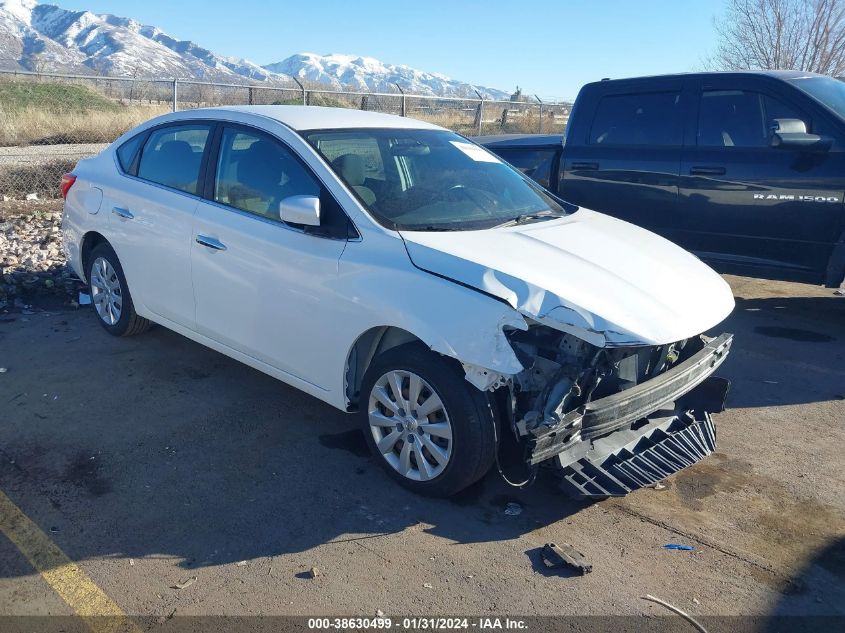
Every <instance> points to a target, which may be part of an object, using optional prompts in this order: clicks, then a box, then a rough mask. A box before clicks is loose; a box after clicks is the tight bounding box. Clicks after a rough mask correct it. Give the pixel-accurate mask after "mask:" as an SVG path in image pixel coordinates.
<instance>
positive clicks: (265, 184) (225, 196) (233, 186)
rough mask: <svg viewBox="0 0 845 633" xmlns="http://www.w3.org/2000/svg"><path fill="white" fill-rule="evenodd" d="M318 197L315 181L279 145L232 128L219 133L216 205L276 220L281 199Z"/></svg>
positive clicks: (260, 136) (263, 137)
mask: <svg viewBox="0 0 845 633" xmlns="http://www.w3.org/2000/svg"><path fill="white" fill-rule="evenodd" d="M319 195H320V184H319V182H318V181H317V180H316V179H315V178H314V177H313V176H312V175H311V174H310V173H309V172H308V171H307V170H306V169H305V167H304V166H303V165H302V164H301V163H300V162H299V161H298V160H297V159H296V158H294V156H293V155H292V154H291V152H290V150H288V149H287V148H286V147H284V146H283V145H282V144H281V143H279V142H278V141H276V140H274V139H271V138H269V137H266V136H263V135H260V134H256V133H253V132H245V131H242V130H238V129H236V128H225V129H224V130H223V137H222V139H221V141H220V158H219V160H218V162H217V178H216V180H215V186H214V200H215V201H216V202H219V203H221V204H225V205H228V206H230V207H235V208H236V209H241V210H242V211H248V212H250V213H254V214H255V215H260V216H262V217H265V218H268V219H271V220H276V221H279V220H280V217H279V205H280V203H281V202H282V200H284V199H285V198H287V197H290V196H319Z"/></svg>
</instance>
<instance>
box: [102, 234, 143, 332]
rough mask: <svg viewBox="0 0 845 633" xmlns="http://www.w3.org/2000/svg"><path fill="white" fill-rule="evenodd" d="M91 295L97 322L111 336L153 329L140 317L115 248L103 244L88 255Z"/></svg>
mask: <svg viewBox="0 0 845 633" xmlns="http://www.w3.org/2000/svg"><path fill="white" fill-rule="evenodd" d="M87 275H88V292H89V294H90V296H91V304H92V305H93V307H94V314H96V315H97V321H99V322H100V325H102V326H103V329H105V330H106V332H108V333H109V334H112V335H114V336H132V335H133V334H140V333H141V332H144V331H146V330H148V329H149V327H150V325H151V323H150V321H149V320H147V319H145V318H143V317H140V316H138V314H137V313H136V312H135V305H134V304H133V303H132V295H131V294H130V293H129V287H128V286H127V284H126V277H125V276H124V274H123V268H122V267H121V265H120V260H118V258H117V255H116V254H115V252H114V249H113V248H112V247H111V246H110V245H109V244H107V243H105V242H103V243H101V244H98V245H97V246H95V247H94V248H93V249H92V250H91V253H90V255H89V256H88V270H87Z"/></svg>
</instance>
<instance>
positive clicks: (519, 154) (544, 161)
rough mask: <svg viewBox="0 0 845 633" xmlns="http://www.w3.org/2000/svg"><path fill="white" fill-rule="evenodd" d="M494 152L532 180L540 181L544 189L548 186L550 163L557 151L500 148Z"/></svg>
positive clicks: (550, 171) (550, 172) (550, 173)
mask: <svg viewBox="0 0 845 633" xmlns="http://www.w3.org/2000/svg"><path fill="white" fill-rule="evenodd" d="M496 153H497V154H498V155H499V156H501V157H502V158H504V159H505V160H506V161H508V162H509V163H510V164H511V165H513V166H514V167H516V168H517V169H518V170H519V171H521V172H522V173H523V174H525V175H526V176H528V177H529V178H531V180H533V181H534V182H538V183H540V185H542V186H543V187H545V188H546V189H548V188H549V181H550V180H551V175H552V163H553V162H554V159H555V154H556V153H557V152H555V151H554V150H545V149H502V150H498V151H496Z"/></svg>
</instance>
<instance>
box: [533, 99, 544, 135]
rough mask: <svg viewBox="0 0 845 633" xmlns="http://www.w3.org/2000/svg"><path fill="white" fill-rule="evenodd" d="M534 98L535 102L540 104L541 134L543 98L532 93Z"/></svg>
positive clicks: (541, 131)
mask: <svg viewBox="0 0 845 633" xmlns="http://www.w3.org/2000/svg"><path fill="white" fill-rule="evenodd" d="M534 98H535V99H536V100H537V103H539V104H540V134H542V133H543V100H542V99H541V98H540V97H538V96H537V95H534Z"/></svg>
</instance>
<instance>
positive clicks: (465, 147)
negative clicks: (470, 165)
mask: <svg viewBox="0 0 845 633" xmlns="http://www.w3.org/2000/svg"><path fill="white" fill-rule="evenodd" d="M449 142H450V143H451V144H452V145H454V146H455V147H457V148H458V149H459V150H461V151H462V152H463V153H464V154H466V155H467V156H469V157H470V158H471V159H472V160H474V161H475V162H477V163H501V162H502V161H500V160H499V159H498V158H496V157H495V156H493V154H491V153H490V152H488V151H487V150H485V149H483V148H481V147H479V146H478V145H473V144H472V143H464V142H463V141H449Z"/></svg>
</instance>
